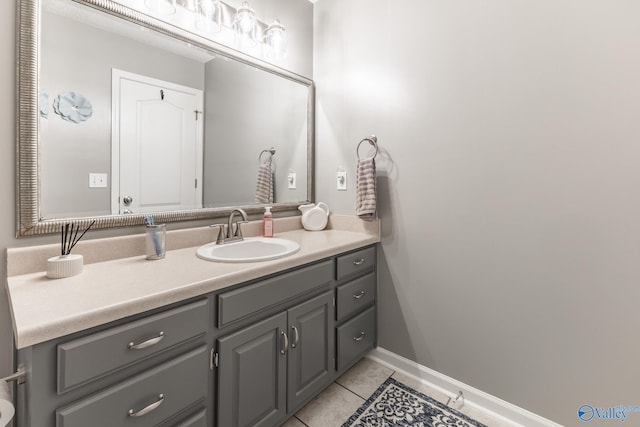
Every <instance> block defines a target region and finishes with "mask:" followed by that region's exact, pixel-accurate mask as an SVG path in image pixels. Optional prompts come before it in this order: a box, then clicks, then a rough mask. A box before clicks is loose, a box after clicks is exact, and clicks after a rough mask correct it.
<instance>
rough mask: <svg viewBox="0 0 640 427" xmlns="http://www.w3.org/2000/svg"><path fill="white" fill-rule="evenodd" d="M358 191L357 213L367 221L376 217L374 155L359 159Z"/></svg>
mask: <svg viewBox="0 0 640 427" xmlns="http://www.w3.org/2000/svg"><path fill="white" fill-rule="evenodd" d="M356 193H357V194H356V215H358V216H359V217H360V218H361V219H364V220H367V221H371V220H373V219H375V218H376V162H375V160H374V158H373V157H370V158H368V159H358V165H357V171H356Z"/></svg>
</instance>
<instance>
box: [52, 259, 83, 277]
mask: <svg viewBox="0 0 640 427" xmlns="http://www.w3.org/2000/svg"><path fill="white" fill-rule="evenodd" d="M82 266H83V258H82V255H72V254H69V255H60V256H54V257H53V258H49V259H48V260H47V277H48V278H49V279H62V278H64V277H71V276H77V275H78V274H80V273H82Z"/></svg>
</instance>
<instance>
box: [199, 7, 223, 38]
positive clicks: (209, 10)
mask: <svg viewBox="0 0 640 427" xmlns="http://www.w3.org/2000/svg"><path fill="white" fill-rule="evenodd" d="M219 17H220V5H219V1H218V0H198V11H197V13H196V27H197V28H198V29H199V30H201V31H204V32H207V33H217V32H218V31H220V29H221V26H220V18H219Z"/></svg>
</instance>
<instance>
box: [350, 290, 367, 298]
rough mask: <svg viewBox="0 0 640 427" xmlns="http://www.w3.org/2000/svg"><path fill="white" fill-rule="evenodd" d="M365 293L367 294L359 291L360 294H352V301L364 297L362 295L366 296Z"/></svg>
mask: <svg viewBox="0 0 640 427" xmlns="http://www.w3.org/2000/svg"><path fill="white" fill-rule="evenodd" d="M366 293H367V291H365V290H361V291H360V293H357V294H353V298H354V299H360V298H362V297H363V296H364V294H366Z"/></svg>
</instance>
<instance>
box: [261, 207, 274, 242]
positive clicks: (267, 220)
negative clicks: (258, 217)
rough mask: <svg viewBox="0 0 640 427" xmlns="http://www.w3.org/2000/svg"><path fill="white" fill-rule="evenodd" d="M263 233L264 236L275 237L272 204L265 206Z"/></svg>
mask: <svg viewBox="0 0 640 427" xmlns="http://www.w3.org/2000/svg"><path fill="white" fill-rule="evenodd" d="M262 235H263V236H264V237H273V215H272V214H271V206H265V208H264V216H263V217H262Z"/></svg>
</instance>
